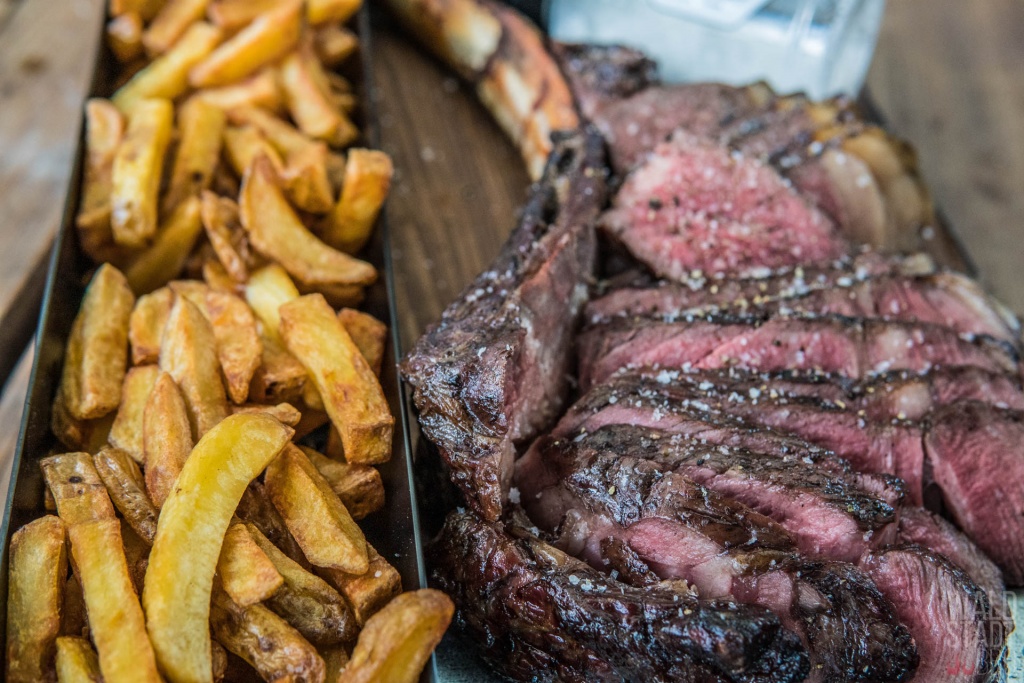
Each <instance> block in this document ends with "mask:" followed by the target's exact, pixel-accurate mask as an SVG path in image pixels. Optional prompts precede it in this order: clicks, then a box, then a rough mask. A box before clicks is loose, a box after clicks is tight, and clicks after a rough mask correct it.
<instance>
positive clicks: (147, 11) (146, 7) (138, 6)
mask: <svg viewBox="0 0 1024 683" xmlns="http://www.w3.org/2000/svg"><path fill="white" fill-rule="evenodd" d="M164 1H165V0H110V4H109V8H110V16H112V17H118V16H121V15H122V14H124V13H125V12H138V14H139V16H141V17H142V20H143V21H149V20H150V19H152V18H153V17H155V16H156V15H157V13H158V12H159V11H160V9H161V8H162V7H163V6H164Z"/></svg>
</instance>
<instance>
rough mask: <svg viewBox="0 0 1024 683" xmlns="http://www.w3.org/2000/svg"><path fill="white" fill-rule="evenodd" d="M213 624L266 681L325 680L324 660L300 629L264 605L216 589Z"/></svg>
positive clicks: (300, 682) (305, 682) (304, 682)
mask: <svg viewBox="0 0 1024 683" xmlns="http://www.w3.org/2000/svg"><path fill="white" fill-rule="evenodd" d="M210 624H211V626H212V627H213V632H214V634H215V635H216V636H217V640H218V641H219V642H220V643H221V644H222V645H224V647H226V648H227V649H228V650H229V651H231V652H233V653H234V654H236V655H238V656H239V657H241V658H242V659H244V660H245V661H247V662H248V663H249V664H250V665H251V666H252V667H253V668H254V669H256V673H258V674H259V675H260V677H261V678H262V679H263V680H265V681H294V682H295V683H322V681H323V680H324V660H323V659H321V658H320V655H319V654H317V651H316V649H315V648H314V647H313V646H312V645H310V644H309V642H308V641H307V640H306V639H305V638H303V637H302V634H300V633H299V632H298V631H296V630H295V629H294V628H292V627H291V626H289V625H288V623H287V622H285V620H284V619H282V618H281V617H279V616H277V615H276V614H274V613H273V612H271V611H270V610H269V609H267V608H266V607H264V606H263V605H251V606H249V607H241V606H240V605H238V604H236V603H235V602H234V601H233V600H232V599H231V598H230V597H229V596H228V594H227V593H226V592H224V591H223V590H215V591H214V593H213V604H212V605H211V608H210Z"/></svg>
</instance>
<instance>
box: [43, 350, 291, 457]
mask: <svg viewBox="0 0 1024 683" xmlns="http://www.w3.org/2000/svg"><path fill="white" fill-rule="evenodd" d="M295 362H296V363H298V361H295ZM300 367H301V366H300ZM303 372H305V368H303ZM113 424H114V413H112V412H111V413H107V414H106V415H104V416H103V417H100V418H97V419H95V420H79V419H78V418H77V417H75V416H73V415H72V414H71V413H70V412H69V411H68V407H67V403H65V401H64V394H63V392H62V391H61V390H60V388H58V389H57V395H56V396H55V397H54V399H53V406H52V408H51V410H50V429H52V430H53V434H54V436H56V437H57V440H58V441H60V442H61V443H62V444H64V446H65V447H66V448H70V449H71V450H75V451H88V452H89V453H95V452H96V451H98V450H99V449H100V448H102V447H103V445H104V444H105V443H107V437H108V435H109V434H110V428H111V426H112V425H113Z"/></svg>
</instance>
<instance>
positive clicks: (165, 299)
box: [128, 287, 174, 365]
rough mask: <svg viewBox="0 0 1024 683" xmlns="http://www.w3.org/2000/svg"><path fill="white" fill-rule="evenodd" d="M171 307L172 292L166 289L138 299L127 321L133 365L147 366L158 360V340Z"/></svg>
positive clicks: (172, 303) (172, 301)
mask: <svg viewBox="0 0 1024 683" xmlns="http://www.w3.org/2000/svg"><path fill="white" fill-rule="evenodd" d="M173 305H174V292H172V291H171V290H170V289H168V288H167V287H161V288H160V289H158V290H156V291H154V292H150V293H149V294H144V295H142V296H140V297H139V300H138V301H137V302H136V304H135V308H133V309H132V313H131V317H130V318H129V319H128V341H129V342H131V347H132V363H133V364H135V365H147V364H150V363H156V362H157V361H158V360H159V359H160V339H161V338H162V337H163V333H164V325H166V324H167V317H168V316H169V315H170V314H171V306H173Z"/></svg>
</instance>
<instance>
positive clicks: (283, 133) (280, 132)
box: [228, 107, 316, 156]
mask: <svg viewBox="0 0 1024 683" xmlns="http://www.w3.org/2000/svg"><path fill="white" fill-rule="evenodd" d="M228 121H230V122H231V123H232V124H233V125H235V126H252V127H253V128H255V129H256V130H258V131H259V132H260V133H262V134H263V136H264V137H265V138H266V139H267V140H269V141H270V144H272V145H274V147H275V148H277V151H278V152H280V153H281V154H283V155H285V156H288V155H289V154H295V153H296V152H299V151H301V150H304V149H306V148H307V147H310V146H312V145H315V144H316V142H315V141H314V140H312V139H310V138H309V137H307V136H306V135H304V134H303V133H302V132H300V131H299V130H298V129H297V128H296V127H295V126H293V125H291V124H290V123H288V122H286V121H284V120H282V119H280V118H278V117H277V116H274V115H273V114H272V113H270V112H269V111H267V110H265V109H260V108H259V107H236V108H234V109H229V110H228Z"/></svg>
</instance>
